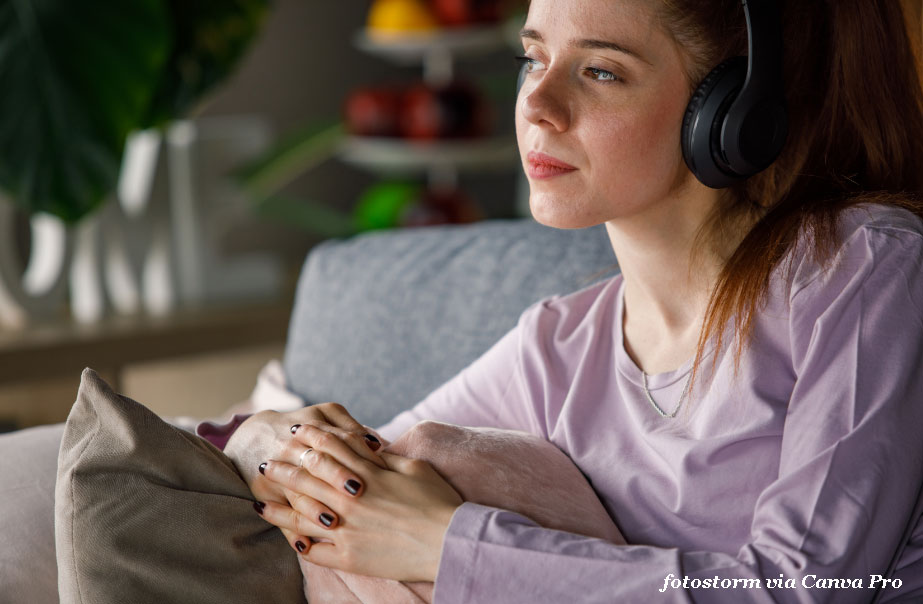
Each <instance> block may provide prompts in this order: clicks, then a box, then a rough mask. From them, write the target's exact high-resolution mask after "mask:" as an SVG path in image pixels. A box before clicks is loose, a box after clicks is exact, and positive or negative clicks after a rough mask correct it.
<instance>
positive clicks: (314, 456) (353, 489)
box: [286, 425, 387, 496]
mask: <svg viewBox="0 0 923 604" xmlns="http://www.w3.org/2000/svg"><path fill="white" fill-rule="evenodd" d="M293 443H295V446H300V447H307V448H309V449H311V451H310V452H308V453H306V454H304V455H303V456H302V453H303V452H304V449H301V451H302V453H299V455H298V460H297V461H296V462H295V463H298V464H300V466H301V467H302V468H303V469H304V470H306V471H307V472H309V473H310V474H312V475H313V476H315V477H317V478H320V479H322V480H324V481H325V482H326V483H327V484H329V485H330V486H332V487H334V488H336V489H341V490H343V491H345V492H346V493H349V494H350V495H354V496H358V495H359V492H360V491H361V490H362V488H363V485H364V483H365V481H364V480H363V476H364V475H367V473H368V471H369V470H370V469H371V466H370V465H369V462H368V460H366V459H365V458H363V457H361V456H360V455H357V454H356V452H355V451H354V450H353V448H352V447H350V446H349V444H347V443H346V442H344V441H343V440H342V439H341V438H340V437H339V436H337V435H336V434H333V433H331V432H328V431H326V430H321V429H319V428H315V427H314V426H310V425H304V426H302V427H300V428H299V429H298V432H297V434H296V435H295V440H293ZM290 455H293V453H292V454H290ZM286 461H289V462H291V461H292V458H291V457H287V458H286ZM381 463H382V464H384V461H382V462H381ZM384 467H387V466H384Z"/></svg>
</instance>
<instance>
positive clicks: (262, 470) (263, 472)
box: [260, 461, 266, 474]
mask: <svg viewBox="0 0 923 604" xmlns="http://www.w3.org/2000/svg"><path fill="white" fill-rule="evenodd" d="M265 473H266V462H265V461H264V462H263V463H261V464H260V474H265Z"/></svg>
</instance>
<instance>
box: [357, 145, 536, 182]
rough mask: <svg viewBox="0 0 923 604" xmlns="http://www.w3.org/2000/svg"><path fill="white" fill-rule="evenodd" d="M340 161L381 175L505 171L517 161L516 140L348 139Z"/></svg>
mask: <svg viewBox="0 0 923 604" xmlns="http://www.w3.org/2000/svg"><path fill="white" fill-rule="evenodd" d="M340 158H341V159H342V160H343V161H345V162H347V163H349V164H352V165H354V166H359V167H362V168H365V169H368V170H371V171H375V172H385V173H414V172H421V171H429V170H433V169H444V168H447V167H454V168H456V169H458V170H466V169H474V170H479V171H485V170H491V169H497V170H506V169H508V168H509V167H510V166H514V165H516V163H517V162H518V161H519V155H518V152H517V150H516V141H515V140H513V139H512V137H506V136H504V137H491V138H479V139H472V140H439V141H432V142H429V141H412V140H406V139H396V138H377V137H363V136H351V137H348V138H347V139H346V140H345V141H344V143H343V145H342V147H341V151H340Z"/></svg>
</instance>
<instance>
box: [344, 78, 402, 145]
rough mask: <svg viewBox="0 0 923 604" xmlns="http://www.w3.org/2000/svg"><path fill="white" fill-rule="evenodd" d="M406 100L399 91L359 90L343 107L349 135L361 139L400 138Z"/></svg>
mask: <svg viewBox="0 0 923 604" xmlns="http://www.w3.org/2000/svg"><path fill="white" fill-rule="evenodd" d="M402 96H403V94H402V92H401V91H399V90H397V89H395V88H382V87H378V88H375V87H367V88H360V89H358V90H355V91H354V92H352V93H351V94H350V95H349V96H348V97H347V98H346V101H345V102H344V104H343V113H344V118H345V121H346V129H347V131H348V132H349V133H351V134H355V135H357V136H400V113H401V108H402V105H403V102H402Z"/></svg>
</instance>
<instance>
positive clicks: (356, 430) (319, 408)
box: [224, 403, 387, 543]
mask: <svg viewBox="0 0 923 604" xmlns="http://www.w3.org/2000/svg"><path fill="white" fill-rule="evenodd" d="M302 425H304V426H308V425H309V426H311V427H312V428H313V429H316V430H318V431H320V432H324V433H330V434H334V435H336V437H337V438H338V441H339V442H341V443H345V444H347V445H348V446H349V447H351V448H352V450H353V451H354V453H355V454H356V455H357V456H358V457H361V458H362V459H364V460H366V462H368V463H369V464H370V465H374V466H377V467H381V468H385V467H387V466H386V465H385V462H384V461H383V460H382V459H381V457H380V456H379V455H378V454H377V453H375V451H377V450H379V449H380V448H381V447H382V443H381V442H380V441H379V440H378V438H377V437H376V436H374V435H373V434H371V432H370V431H369V430H368V429H367V428H366V427H365V426H363V425H362V424H360V423H359V422H357V421H356V420H355V419H353V417H352V416H351V415H350V414H349V413H348V412H347V411H346V409H345V408H344V407H343V406H342V405H338V404H336V403H323V404H320V405H312V406H310V407H305V408H303V409H298V410H297V411H292V412H290V413H278V412H276V411H261V412H260V413H257V414H255V415H253V416H251V417H249V418H248V419H247V420H246V421H245V422H244V423H243V424H241V425H240V427H238V428H237V430H236V431H235V432H234V434H233V435H231V438H230V440H228V443H227V446H226V447H225V448H224V453H225V454H226V455H227V456H228V457H230V458H231V460H232V461H233V462H234V465H235V466H237V469H238V471H239V472H240V473H241V475H242V476H243V477H244V480H246V481H247V485H248V486H249V487H250V491H251V492H252V493H253V495H254V496H255V497H256V498H257V499H258V500H259V501H261V502H276V503H281V504H287V503H288V500H287V499H286V493H285V491H284V489H283V488H282V486H281V485H279V484H278V483H275V482H272V481H270V480H267V479H266V478H265V477H264V476H263V475H262V474H261V473H260V464H262V463H263V462H264V461H266V460H270V459H274V460H282V461H287V462H289V463H292V464H297V463H299V458H300V456H301V454H302V452H303V451H304V450H305V449H306V447H305V446H304V445H302V444H301V443H299V442H298V441H297V440H295V439H293V438H292V428H293V427H295V426H302ZM331 471H338V472H339V473H340V475H341V476H343V480H344V482H345V481H346V480H357V479H358V477H357V476H354V475H349V476H346V474H348V472H347V471H346V470H345V469H343V468H339V470H331ZM283 532H284V533H286V535H285V537H286V539H288V541H289V543H292V542H294V541H296V540H298V539H299V536H298V535H291V534H288V533H287V532H286V531H284V530H283Z"/></svg>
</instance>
